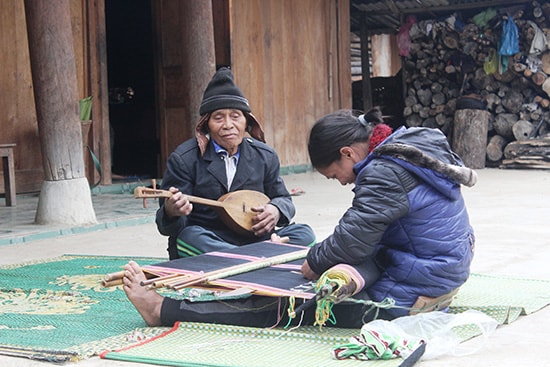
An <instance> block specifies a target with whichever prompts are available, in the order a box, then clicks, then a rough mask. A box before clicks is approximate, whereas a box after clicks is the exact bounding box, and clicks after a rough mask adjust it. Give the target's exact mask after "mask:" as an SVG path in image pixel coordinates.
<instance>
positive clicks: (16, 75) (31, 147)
mask: <svg viewBox="0 0 550 367" xmlns="http://www.w3.org/2000/svg"><path fill="white" fill-rule="evenodd" d="M0 65H2V67H1V68H0V85H1V86H2V91H3V92H2V93H0V127H1V129H2V133H1V134H0V143H16V144H17V146H16V148H15V149H14V156H15V157H14V161H15V171H16V173H15V179H16V188H17V192H18V193H21V192H30V191H36V190H37V189H39V188H40V186H41V184H42V180H43V175H42V159H41V157H42V153H41V148H40V139H39V136H38V124H37V122H36V112H35V108H34V94H33V85H32V76H31V68H30V62H29V45H28V41H27V29H26V22H25V7H24V4H23V0H14V1H2V2H1V3H0ZM0 187H1V191H2V192H4V187H3V179H2V180H0Z"/></svg>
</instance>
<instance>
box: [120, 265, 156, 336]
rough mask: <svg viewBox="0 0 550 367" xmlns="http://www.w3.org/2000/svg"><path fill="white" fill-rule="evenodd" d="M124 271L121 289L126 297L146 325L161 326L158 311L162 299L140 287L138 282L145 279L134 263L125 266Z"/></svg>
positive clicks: (153, 292)
mask: <svg viewBox="0 0 550 367" xmlns="http://www.w3.org/2000/svg"><path fill="white" fill-rule="evenodd" d="M124 270H125V271H124V278H123V279H122V282H123V283H124V285H123V287H122V288H123V289H124V292H126V296H127V297H128V299H129V300H130V302H132V304H133V305H134V307H135V308H136V310H137V311H138V312H139V314H140V315H141V317H143V320H145V322H146V323H147V325H149V326H161V325H162V323H161V320H160V309H161V307H162V301H163V299H164V297H162V296H161V295H160V294H158V293H157V292H155V291H150V290H148V289H147V288H145V287H144V286H142V285H140V282H141V281H144V280H146V277H145V274H144V273H143V271H142V270H141V267H140V266H139V265H138V264H137V263H136V262H135V261H130V262H129V263H128V264H126V265H125V266H124Z"/></svg>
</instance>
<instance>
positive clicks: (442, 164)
mask: <svg viewBox="0 0 550 367" xmlns="http://www.w3.org/2000/svg"><path fill="white" fill-rule="evenodd" d="M374 158H385V159H389V160H392V161H394V162H396V163H397V164H399V165H400V166H402V167H404V168H405V169H407V170H408V171H410V172H412V173H413V174H415V175H416V176H417V177H418V178H420V179H422V180H423V181H424V182H425V183H426V184H428V185H430V186H433V187H434V188H435V189H436V190H437V191H439V192H441V193H442V194H444V195H445V196H447V197H449V198H456V197H457V195H458V194H459V193H458V192H457V191H456V188H457V186H460V185H465V186H473V185H475V183H476V181H477V174H476V172H475V171H474V170H472V169H470V168H468V167H465V166H464V163H463V162H462V159H461V158H460V157H459V156H458V155H457V154H456V153H454V152H453V151H452V150H451V147H450V145H449V142H448V141H447V138H446V136H445V135H444V134H443V133H442V132H441V131H440V130H438V129H430V128H423V127H411V128H405V127H402V128H399V129H397V130H396V131H395V132H394V133H393V134H392V135H390V136H389V137H388V138H387V139H386V140H385V141H383V142H382V143H381V144H380V145H379V146H378V147H377V148H376V149H374V151H373V152H372V153H371V154H369V156H368V157H367V158H366V159H365V160H364V161H363V162H360V163H358V164H357V165H356V167H355V169H356V172H359V171H361V170H362V169H363V168H364V167H365V166H366V165H367V164H368V162H370V161H371V160H372V159H374Z"/></svg>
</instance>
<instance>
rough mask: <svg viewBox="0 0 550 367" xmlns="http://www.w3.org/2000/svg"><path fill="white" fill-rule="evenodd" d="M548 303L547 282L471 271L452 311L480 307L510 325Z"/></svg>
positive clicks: (548, 291)
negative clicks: (521, 316)
mask: <svg viewBox="0 0 550 367" xmlns="http://www.w3.org/2000/svg"><path fill="white" fill-rule="evenodd" d="M548 304H550V281H548V280H536V279H520V278H513V277H496V276H490V275H481V274H472V275H471V276H470V279H468V281H467V282H466V284H464V285H463V286H462V287H461V288H460V291H459V292H458V294H457V296H456V297H455V299H454V300H453V302H452V304H451V312H454V313H459V312H464V311H466V310H469V309H470V310H471V309H474V310H479V311H482V312H484V313H486V314H488V315H489V316H491V317H493V318H494V319H495V320H497V321H498V322H499V324H509V323H511V322H513V321H515V320H516V319H517V318H518V317H519V316H520V315H528V314H530V313H533V312H535V311H537V310H540V309H541V308H543V307H545V306H546V305H548Z"/></svg>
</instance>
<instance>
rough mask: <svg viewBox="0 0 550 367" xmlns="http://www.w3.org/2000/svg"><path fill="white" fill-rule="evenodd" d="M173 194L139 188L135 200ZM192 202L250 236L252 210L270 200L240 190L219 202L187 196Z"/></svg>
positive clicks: (224, 196) (234, 229) (232, 227)
mask: <svg viewBox="0 0 550 367" xmlns="http://www.w3.org/2000/svg"><path fill="white" fill-rule="evenodd" d="M171 196H172V193H171V192H170V191H168V190H160V189H151V188H149V187H144V186H138V187H136V188H135V189H134V197H135V198H169V197H171ZM186 196H187V198H188V199H189V201H190V202H192V203H195V204H202V205H208V206H211V207H212V208H214V210H216V212H217V213H218V215H219V216H220V218H221V220H222V221H223V222H224V223H225V225H226V226H228V227H229V228H231V229H232V230H233V231H235V232H237V233H240V234H243V235H250V234H251V233H252V226H253V225H254V224H253V223H252V218H253V217H254V216H255V215H256V214H257V213H256V212H253V211H252V209H251V208H253V207H257V206H263V205H265V204H267V203H269V198H268V197H267V196H266V195H264V194H263V193H261V192H258V191H253V190H238V191H233V192H228V193H227V194H225V195H223V196H222V197H220V198H219V199H218V200H212V199H205V198H201V197H198V196H191V195H186Z"/></svg>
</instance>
